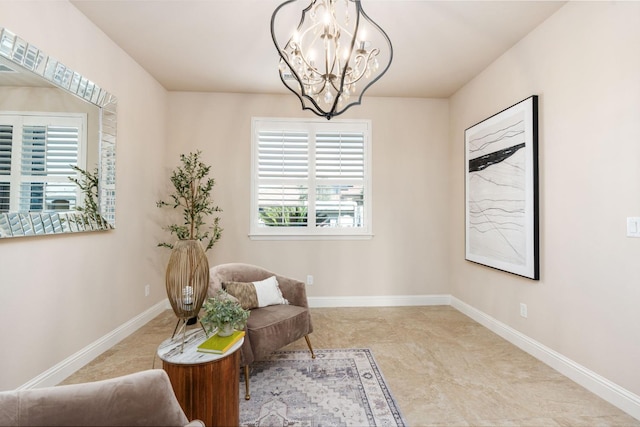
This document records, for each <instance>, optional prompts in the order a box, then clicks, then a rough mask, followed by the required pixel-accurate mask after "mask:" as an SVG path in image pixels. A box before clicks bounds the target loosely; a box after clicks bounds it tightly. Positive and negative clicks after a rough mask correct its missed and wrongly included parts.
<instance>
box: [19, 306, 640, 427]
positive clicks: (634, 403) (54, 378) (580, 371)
mask: <svg viewBox="0 0 640 427" xmlns="http://www.w3.org/2000/svg"><path fill="white" fill-rule="evenodd" d="M308 301H309V306H310V307H312V308H314V307H317V308H319V307H399V306H427V305H450V306H452V307H453V308H455V309H456V310H458V311H460V312H461V313H463V314H465V315H467V316H469V317H470V318H471V319H473V320H475V321H476V322H478V323H479V324H481V325H482V326H484V327H485V328H487V329H489V330H490V331H492V332H494V333H496V334H497V335H499V336H501V337H502V338H504V339H505V340H507V341H509V342H510V343H512V344H513V345H515V346H517V347H518V348H520V349H522V350H523V351H525V352H527V353H529V354H530V355H532V356H533V357H535V358H536V359H538V360H540V361H541V362H543V363H545V364H547V365H549V366H550V367H552V368H553V369H555V370H557V371H558V372H560V373H561V374H563V375H565V376H566V377H568V378H570V379H571V380H573V381H575V382H576V383H578V384H580V385H581V386H583V387H584V388H586V389H587V390H589V391H591V392H592V393H594V394H595V395H597V396H599V397H600V398H602V399H604V400H606V401H607V402H609V403H611V404H612V405H614V406H616V407H618V408H620V409H621V410H623V411H625V412H626V413H628V414H629V415H631V416H632V417H634V418H636V419H639V420H640V396H638V395H636V394H634V393H631V392H630V391H628V390H626V389H624V388H622V387H620V386H619V385H617V384H615V383H613V382H611V381H609V380H607V379H606V378H604V377H602V376H600V375H598V374H596V373H595V372H592V371H590V370H589V369H587V368H585V367H584V366H581V365H579V364H578V363H576V362H574V361H573V360H571V359H569V358H567V357H565V356H563V355H562V354H560V353H558V352H556V351H554V350H552V349H550V348H548V347H546V346H544V345H543V344H541V343H539V342H537V341H535V340H533V339H531V338H529V337H528V336H526V335H524V334H522V333H520V332H518V331H517V330H515V329H513V328H511V327H510V326H507V325H506V324H504V323H502V322H500V321H498V320H496V319H494V318H493V317H491V316H489V315H487V314H485V313H484V312H482V311H480V310H478V309H476V308H474V307H472V306H470V305H468V304H467V303H465V302H463V301H461V300H459V299H457V298H455V297H453V296H451V295H396V296H394V295H390V296H366V297H309V298H308ZM168 308H170V306H169V304H168V301H167V300H166V299H165V300H163V301H160V302H159V303H158V304H156V305H154V306H153V307H151V308H150V309H148V310H147V311H145V312H143V313H142V314H140V315H138V316H136V317H134V318H133V319H131V320H130V321H128V322H127V323H125V324H123V325H122V326H120V327H118V328H117V329H115V330H113V331H112V332H110V333H109V334H107V335H105V336H104V337H102V338H100V339H99V340H97V341H95V342H94V343H92V344H90V345H89V346H87V347H85V348H84V349H82V350H80V351H79V352H77V353H76V354H74V355H72V356H70V357H68V358H67V359H65V360H63V361H62V362H60V363H58V364H57V365H55V366H54V367H52V368H51V369H48V370H47V371H45V372H43V373H42V374H40V375H38V376H37V377H35V378H33V379H32V380H31V381H29V382H27V383H25V384H23V385H22V386H20V387H18V389H19V390H20V389H28V388H36V387H46V386H52V385H56V384H58V383H60V382H61V381H63V380H64V379H65V378H67V377H68V376H69V375H71V374H73V373H74V372H76V371H77V370H78V369H80V368H82V367H83V366H84V365H86V364H87V363H89V362H90V361H92V360H93V359H95V358H96V357H98V356H99V355H100V354H102V353H103V352H104V351H106V350H108V349H110V348H111V347H113V346H114V345H116V344H117V343H118V342H120V341H121V340H123V339H124V338H126V337H127V336H129V335H131V334H132V333H133V332H135V331H136V330H138V329H139V328H140V327H142V326H143V325H145V324H146V323H147V322H149V321H150V320H152V319H153V318H155V317H156V316H157V315H159V314H160V313H162V312H163V311H164V310H166V309H168Z"/></svg>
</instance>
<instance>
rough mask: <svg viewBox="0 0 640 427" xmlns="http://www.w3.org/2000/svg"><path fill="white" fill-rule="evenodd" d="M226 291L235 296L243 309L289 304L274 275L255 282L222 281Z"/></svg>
mask: <svg viewBox="0 0 640 427" xmlns="http://www.w3.org/2000/svg"><path fill="white" fill-rule="evenodd" d="M222 287H223V288H224V290H225V291H227V293H229V294H231V295H233V296H234V297H236V299H237V300H238V301H239V302H240V305H241V306H242V308H244V309H245V310H251V309H254V308H260V307H267V306H269V305H278V304H289V301H287V300H286V299H284V297H283V296H282V292H281V291H280V287H279V286H278V280H277V279H276V276H271V277H268V278H266V279H264V280H260V281H255V282H249V283H246V282H222Z"/></svg>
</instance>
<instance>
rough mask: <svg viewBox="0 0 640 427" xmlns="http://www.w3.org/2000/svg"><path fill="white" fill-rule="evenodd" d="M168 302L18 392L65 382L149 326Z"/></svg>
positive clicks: (93, 344)
mask: <svg viewBox="0 0 640 427" xmlns="http://www.w3.org/2000/svg"><path fill="white" fill-rule="evenodd" d="M168 305H169V304H168V301H167V300H166V299H165V300H163V301H160V302H159V303H157V304H156V305H154V306H153V307H151V308H149V309H148V310H146V311H145V312H143V313H141V314H139V315H138V316H136V317H134V318H133V319H131V320H129V321H128V322H126V323H125V324H123V325H121V326H119V327H118V328H116V329H114V330H113V331H111V332H110V333H108V334H107V335H105V336H103V337H102V338H100V339H98V340H97V341H94V342H93V343H91V344H89V345H88V346H87V347H85V348H83V349H82V350H80V351H79V352H77V353H75V354H73V355H71V356H69V357H67V358H66V359H65V360H63V361H62V362H60V363H58V364H57V365H55V366H53V367H52V368H50V369H48V370H46V371H45V372H43V373H41V374H40V375H38V376H37V377H35V378H33V379H32V380H31V381H29V382H27V383H25V384H23V385H21V386H20V387H18V388H17V390H25V389H30V388H38V387H49V386H54V385H56V384H59V383H60V382H61V381H64V380H65V379H66V378H67V377H68V376H69V375H71V374H73V373H74V372H76V371H77V370H78V369H80V368H82V367H83V366H84V365H86V364H87V363H89V362H91V361H92V360H93V359H95V358H96V357H98V356H99V355H101V354H102V353H104V352H105V351H106V350H108V349H110V348H111V347H113V346H114V345H116V344H118V343H119V342H120V341H122V340H123V339H125V338H126V337H128V336H129V335H131V334H132V333H134V332H135V331H137V330H138V329H139V328H141V327H142V326H144V325H145V324H147V323H148V322H149V321H150V320H151V319H153V318H155V317H156V316H158V315H159V314H160V313H162V312H163V311H164V310H166V309H167V306H168Z"/></svg>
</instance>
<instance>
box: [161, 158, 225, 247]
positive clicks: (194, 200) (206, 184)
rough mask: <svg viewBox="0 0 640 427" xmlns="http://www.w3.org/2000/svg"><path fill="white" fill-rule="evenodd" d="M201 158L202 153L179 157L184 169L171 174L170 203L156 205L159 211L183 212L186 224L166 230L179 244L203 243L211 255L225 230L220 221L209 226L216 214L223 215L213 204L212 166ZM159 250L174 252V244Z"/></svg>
mask: <svg viewBox="0 0 640 427" xmlns="http://www.w3.org/2000/svg"><path fill="white" fill-rule="evenodd" d="M201 155H202V152H201V151H196V152H195V153H189V154H188V155H185V154H181V155H180V161H181V163H182V165H181V166H178V167H177V168H176V169H175V170H174V171H173V172H172V174H171V184H173V187H174V192H173V193H172V194H170V195H169V199H170V201H163V200H160V201H158V202H156V205H157V206H158V207H160V208H161V207H171V208H173V209H178V208H181V209H182V218H183V221H184V222H183V223H182V224H170V225H168V226H167V227H164V229H165V230H167V231H169V232H170V233H171V234H172V235H175V236H176V237H177V238H178V239H179V240H200V241H201V242H203V243H204V247H205V251H208V250H209V249H211V248H212V247H213V245H214V244H215V243H216V242H217V241H218V240H220V237H221V234H222V231H223V229H222V228H221V227H220V224H219V223H220V218H219V217H217V216H216V217H214V218H213V224H211V225H210V226H209V225H207V220H208V219H209V217H210V216H212V215H215V213H216V212H222V209H220V208H219V207H218V206H216V205H214V203H213V199H212V196H211V192H212V190H213V186H214V185H215V180H214V179H213V178H210V177H209V172H210V170H211V166H208V165H206V164H204V163H203V162H202V161H201V160H200V157H201ZM158 246H163V247H166V248H173V244H171V243H166V242H162V243H158Z"/></svg>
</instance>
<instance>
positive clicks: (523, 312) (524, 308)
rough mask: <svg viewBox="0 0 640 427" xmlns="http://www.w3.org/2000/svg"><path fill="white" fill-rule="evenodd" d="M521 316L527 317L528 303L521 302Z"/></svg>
mask: <svg viewBox="0 0 640 427" xmlns="http://www.w3.org/2000/svg"><path fill="white" fill-rule="evenodd" d="M520 316H522V317H524V318H525V319H526V318H527V304H525V303H522V302H521V303H520Z"/></svg>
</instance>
